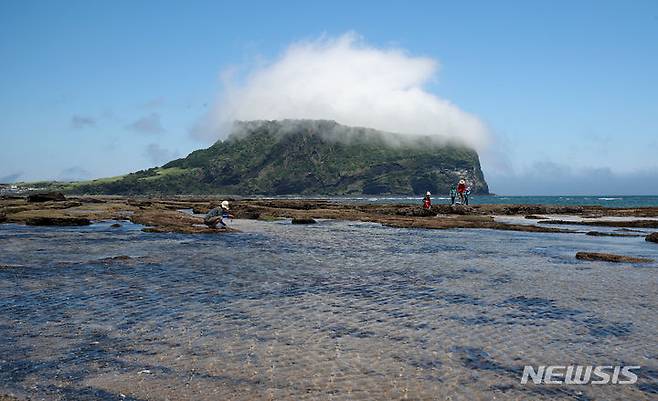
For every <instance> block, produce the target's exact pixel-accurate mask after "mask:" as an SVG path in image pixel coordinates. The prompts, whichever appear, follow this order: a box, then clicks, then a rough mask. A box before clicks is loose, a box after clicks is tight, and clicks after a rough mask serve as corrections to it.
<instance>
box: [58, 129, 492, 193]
mask: <svg viewBox="0 0 658 401" xmlns="http://www.w3.org/2000/svg"><path fill="white" fill-rule="evenodd" d="M462 177H463V178H465V179H466V180H467V181H468V182H469V183H470V184H471V186H472V188H473V190H474V192H475V193H480V194H486V193H488V188H487V184H486V182H485V180H484V176H483V175H482V171H481V169H480V162H479V158H478V155H477V153H476V152H475V151H474V150H472V149H469V148H466V147H464V146H459V145H446V144H438V143H436V142H433V141H432V140H431V139H430V138H429V137H416V138H410V137H408V136H401V135H396V134H391V133H386V132H381V131H376V130H373V129H367V128H353V127H346V126H343V125H340V124H338V123H336V122H333V121H324V120H283V121H250V122H241V123H236V125H235V127H234V131H233V134H231V135H230V136H229V137H228V139H226V140H223V141H218V142H216V143H215V144H214V145H212V146H211V147H209V148H207V149H202V150H197V151H195V152H192V153H191V154H189V155H188V156H187V157H185V158H182V159H178V160H174V161H171V162H169V163H167V164H165V165H164V166H162V167H157V168H152V169H148V170H143V171H139V172H136V173H132V174H128V175H125V176H123V177H115V178H113V179H111V180H99V181H87V182H84V183H82V182H81V183H77V184H75V185H74V186H72V187H69V188H68V190H69V192H74V193H99V194H158V193H159V194H220V193H221V194H242V195H250V194H261V195H283V194H309V195H310V194H318V195H346V194H399V195H403V194H408V195H411V194H421V193H424V192H425V191H431V192H432V193H447V192H448V191H449V187H450V185H452V184H455V183H456V182H457V181H458V180H459V178H462Z"/></svg>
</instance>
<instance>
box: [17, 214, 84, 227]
mask: <svg viewBox="0 0 658 401" xmlns="http://www.w3.org/2000/svg"><path fill="white" fill-rule="evenodd" d="M25 224H27V225H28V226H88V225H90V224H91V221H90V220H89V219H87V218H84V217H68V216H37V217H29V218H27V219H25Z"/></svg>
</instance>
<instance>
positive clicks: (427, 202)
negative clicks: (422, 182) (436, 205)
mask: <svg viewBox="0 0 658 401" xmlns="http://www.w3.org/2000/svg"><path fill="white" fill-rule="evenodd" d="M430 195H432V194H431V193H430V191H427V193H426V194H425V198H424V199H423V209H431V208H432V198H430Z"/></svg>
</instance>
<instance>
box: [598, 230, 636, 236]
mask: <svg viewBox="0 0 658 401" xmlns="http://www.w3.org/2000/svg"><path fill="white" fill-rule="evenodd" d="M587 235H591V236H593V237H642V235H640V234H620V233H604V232H601V231H589V232H588V233H587Z"/></svg>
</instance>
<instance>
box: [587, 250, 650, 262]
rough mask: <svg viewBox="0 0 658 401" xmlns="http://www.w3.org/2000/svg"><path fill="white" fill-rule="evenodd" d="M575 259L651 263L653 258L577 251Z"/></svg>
mask: <svg viewBox="0 0 658 401" xmlns="http://www.w3.org/2000/svg"><path fill="white" fill-rule="evenodd" d="M576 259H580V260H590V261H597V260H600V261H604V262H614V263H651V262H653V261H654V260H653V259H649V258H636V257H633V256H624V255H615V254H612V253H597V252H578V253H576Z"/></svg>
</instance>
